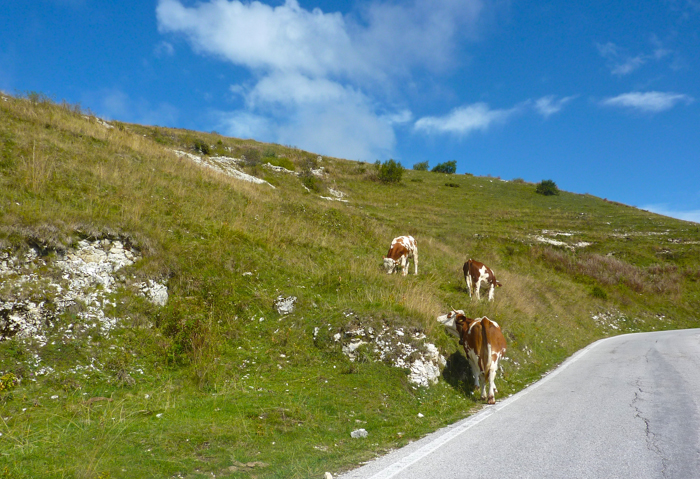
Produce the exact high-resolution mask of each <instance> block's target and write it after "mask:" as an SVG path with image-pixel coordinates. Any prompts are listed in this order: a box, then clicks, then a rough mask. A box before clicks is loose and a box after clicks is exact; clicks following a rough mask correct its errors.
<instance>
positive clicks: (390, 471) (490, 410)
mask: <svg viewBox="0 0 700 479" xmlns="http://www.w3.org/2000/svg"><path fill="white" fill-rule="evenodd" d="M613 337H617V336H612V337H609V338H604V339H600V340H598V341H596V342H594V343H591V344H589V345H588V346H586V347H585V348H583V349H581V350H579V351H577V352H576V353H574V355H573V356H571V357H570V358H568V359H567V360H566V361H564V362H563V363H561V364H560V365H559V367H557V368H556V369H555V370H553V371H552V372H550V373H549V374H547V375H546V376H544V377H543V378H542V379H540V380H539V381H537V382H536V383H534V384H531V385H529V386H528V387H526V388H525V389H523V390H522V391H520V392H519V393H517V394H514V395H513V396H510V397H509V398H506V399H504V400H503V401H499V402H498V403H496V404H495V405H493V406H490V407H487V408H485V409H482V410H481V411H479V412H478V413H476V414H474V415H473V416H470V417H468V418H467V419H464V420H463V421H462V422H460V423H457V424H458V425H457V426H456V427H455V428H454V429H452V430H450V431H448V432H446V433H445V434H443V435H441V436H440V437H438V438H436V439H434V440H433V441H430V442H429V443H428V444H425V445H424V446H422V447H421V448H420V449H418V450H416V451H414V452H412V453H411V454H409V455H408V456H406V457H404V458H403V459H400V460H398V461H396V462H395V463H393V464H391V465H390V466H389V467H386V468H384V469H382V470H381V471H379V472H377V473H376V474H375V475H373V476H371V477H370V478H369V479H391V478H392V477H395V476H396V475H397V474H398V473H400V472H402V471H404V470H405V469H407V468H409V467H410V466H412V465H413V464H415V463H416V462H418V461H420V460H421V459H423V458H424V457H426V456H428V455H430V454H432V453H433V452H435V451H436V450H438V449H439V448H440V447H442V446H443V445H444V444H446V443H448V442H449V441H451V440H452V439H454V438H456V437H457V436H459V435H460V434H462V433H463V432H465V431H467V430H468V429H471V428H472V427H473V426H476V425H477V424H479V423H480V422H481V421H483V420H484V419H486V418H488V417H489V416H491V415H492V414H495V413H497V412H498V411H500V410H501V409H503V408H505V407H507V406H509V405H510V404H513V403H514V402H515V401H517V400H518V399H520V398H521V397H523V396H524V395H526V394H527V393H529V392H530V391H534V390H535V389H537V388H538V387H540V386H541V385H542V384H545V383H546V382H547V381H549V380H550V379H552V378H553V377H555V376H556V375H557V374H559V373H560V372H562V371H563V370H564V369H566V368H567V367H569V366H570V365H571V364H573V363H574V362H576V361H578V360H579V359H580V358H581V357H582V356H583V355H584V354H586V353H587V352H588V351H589V350H591V349H592V348H594V347H596V346H597V345H598V344H600V343H602V342H603V341H607V340H608V339H612V338H613Z"/></svg>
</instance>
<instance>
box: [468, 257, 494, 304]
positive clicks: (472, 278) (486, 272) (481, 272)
mask: <svg viewBox="0 0 700 479" xmlns="http://www.w3.org/2000/svg"><path fill="white" fill-rule="evenodd" d="M462 270H463V271H464V280H465V281H466V282H467V289H468V290H469V297H470V298H471V297H472V289H474V290H476V299H481V294H480V292H479V289H480V288H481V283H484V284H486V285H488V286H489V301H493V291H494V289H495V288H500V287H501V286H502V285H501V283H499V282H498V281H496V275H495V274H493V271H491V269H490V268H489V267H488V266H486V265H485V264H484V263H479V262H478V261H474V260H473V259H469V260H468V261H467V262H466V263H464V267H463V268H462Z"/></svg>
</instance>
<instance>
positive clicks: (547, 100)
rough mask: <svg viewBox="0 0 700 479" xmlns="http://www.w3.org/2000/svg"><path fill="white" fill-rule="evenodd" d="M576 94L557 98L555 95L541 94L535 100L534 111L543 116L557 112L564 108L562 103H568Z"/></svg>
mask: <svg viewBox="0 0 700 479" xmlns="http://www.w3.org/2000/svg"><path fill="white" fill-rule="evenodd" d="M575 98H576V95H573V96H565V97H563V98H559V99H557V97H556V96H555V95H547V96H543V97H542V98H539V99H537V100H535V105H534V108H535V111H537V113H539V114H540V115H542V116H543V117H545V118H548V117H549V116H551V115H553V114H555V113H558V112H560V111H561V110H562V108H564V105H566V104H567V103H569V102H570V101H571V100H573V99H575Z"/></svg>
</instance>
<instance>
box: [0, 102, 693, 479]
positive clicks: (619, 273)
mask: <svg viewBox="0 0 700 479" xmlns="http://www.w3.org/2000/svg"><path fill="white" fill-rule="evenodd" d="M113 125H114V126H115V127H114V128H112V129H109V128H106V127H104V126H102V125H100V124H98V123H97V122H96V121H95V119H94V118H92V117H89V115H88V118H85V117H84V116H83V112H81V111H80V109H79V108H78V107H74V106H70V105H56V104H54V103H53V102H51V101H49V100H48V99H46V98H44V97H43V96H41V95H27V98H13V97H10V98H8V101H1V100H0V212H1V213H0V250H1V251H10V252H19V253H21V252H22V251H24V250H26V249H27V248H29V246H30V245H31V246H38V247H40V248H42V250H43V251H45V252H46V254H48V255H57V254H61V252H62V251H64V250H65V249H66V248H69V247H70V246H71V245H73V244H75V242H76V241H77V240H78V239H81V238H103V237H115V236H118V237H121V238H128V240H129V241H130V242H131V243H133V244H134V245H135V246H136V247H137V248H138V249H139V251H140V252H141V254H142V256H143V259H141V260H140V261H139V262H137V263H135V264H134V265H133V266H130V267H128V268H126V269H125V270H124V274H125V275H129V276H134V277H135V278H137V279H140V280H145V279H147V278H158V279H161V280H164V281H165V280H167V284H168V289H169V294H170V299H169V302H168V304H167V306H165V307H162V308H159V307H156V306H153V305H151V304H149V303H147V302H146V301H144V300H143V299H142V298H139V297H136V296H134V295H133V294H132V293H130V292H129V291H126V290H120V291H118V292H116V293H115V294H114V298H113V299H114V301H115V303H116V304H117V307H116V308H113V311H110V314H113V315H114V316H119V317H120V318H122V322H121V323H120V324H121V326H120V328H118V329H117V330H116V331H114V332H113V333H112V334H111V335H110V336H109V337H107V336H104V335H98V334H88V333H87V332H86V333H85V334H82V335H76V337H75V339H73V340H65V339H63V338H61V337H60V336H59V335H58V334H56V335H54V336H52V337H50V338H49V339H50V341H49V343H48V344H47V345H46V346H44V347H41V346H39V345H38V344H36V343H35V342H31V341H28V342H23V341H19V340H17V339H9V340H5V341H2V342H1V343H0V375H3V374H5V373H10V372H11V373H13V374H15V375H16V376H17V377H19V378H20V379H21V382H20V383H19V384H18V385H17V386H15V387H13V388H11V389H10V390H6V391H5V390H4V391H0V417H1V418H2V420H1V421H0V433H2V436H0V477H3V475H4V476H5V477H13V478H31V477H79V478H107V477H109V478H119V477H125V478H126V477H136V476H140V477H190V478H195V477H211V473H214V474H215V475H216V476H217V477H222V476H224V477H233V478H236V477H259V478H307V477H322V476H323V472H324V471H331V472H333V473H337V472H339V471H341V470H345V469H347V468H349V467H352V466H355V465H357V464H358V463H359V462H361V461H365V460H367V459H369V458H372V457H374V456H375V455H377V454H380V453H382V452H383V451H387V450H389V449H391V448H394V447H399V446H401V445H403V444H406V443H407V442H408V441H410V440H414V439H416V438H418V437H420V436H422V435H424V434H426V433H428V432H430V431H432V430H435V429H436V428H438V427H441V426H444V425H446V424H449V423H450V422H453V421H455V420H458V419H460V418H462V417H465V416H467V415H468V414H470V413H471V412H472V411H473V410H474V409H475V408H478V407H480V405H481V404H482V403H481V401H480V400H479V399H478V396H477V395H474V394H472V390H471V387H470V378H469V377H468V375H466V374H465V371H466V368H467V365H466V360H465V359H464V354H463V352H460V351H459V345H458V344H457V342H456V341H455V340H454V339H453V338H452V337H450V336H448V335H447V334H446V333H445V332H444V331H443V330H442V329H441V328H439V327H438V324H437V322H436V321H435V317H436V316H437V315H438V314H440V313H443V312H446V311H447V310H448V309H449V308H451V307H454V308H459V309H464V310H465V311H466V312H467V313H468V314H469V315H472V316H477V315H478V316H480V315H488V316H489V317H491V318H493V319H495V320H497V321H498V322H499V323H500V324H501V326H502V327H503V330H504V334H505V335H506V338H507V340H508V346H509V347H508V353H507V356H508V360H506V361H503V369H504V370H503V373H502V374H501V375H499V376H498V378H497V385H498V389H499V395H498V397H497V399H498V398H503V397H505V396H506V395H508V394H512V393H514V392H517V391H518V390H520V389H522V388H523V387H524V386H526V385H527V384H530V383H531V382H533V381H535V380H537V379H538V378H539V377H540V376H541V375H542V374H543V373H544V372H546V371H547V370H549V369H551V368H552V367H554V366H555V365H556V364H558V363H559V362H561V361H562V360H563V359H565V358H566V357H568V356H569V355H571V354H572V353H573V352H575V351H576V350H578V349H580V348H581V347H583V346H585V345H587V344H589V343H590V342H591V341H594V340H596V339H599V338H601V337H604V336H606V335H610V334H619V333H623V332H631V331H649V330H654V329H668V328H681V327H697V326H698V325H699V324H700V323H699V322H698V319H697V313H696V312H697V310H698V306H700V284H699V280H700V254H699V253H700V246H698V244H699V243H700V232H699V231H698V226H697V225H696V224H692V223H687V222H682V221H678V220H674V219H670V218H665V217H661V216H658V215H655V214H652V213H648V212H645V211H641V210H638V209H636V208H632V207H628V206H625V205H620V204H617V203H613V202H609V201H606V200H603V199H600V198H595V197H593V196H590V195H581V194H575V193H570V192H565V191H561V192H560V194H559V195H558V196H543V195H538V194H536V193H535V185H533V184H528V183H525V182H522V181H513V182H505V181H501V180H500V179H497V178H491V177H475V176H471V175H450V177H449V186H446V183H445V181H446V180H445V178H446V177H445V176H444V175H441V174H436V173H432V172H427V171H415V170H405V171H404V174H403V179H402V181H401V182H400V183H397V184H383V183H381V182H379V181H377V180H376V175H375V172H374V168H373V166H372V165H368V164H362V163H357V162H352V161H347V160H342V159H338V158H328V157H324V158H323V159H322V161H321V162H320V163H318V165H315V166H323V167H324V168H325V170H326V171H327V172H328V174H327V175H326V176H325V177H324V178H323V179H320V180H318V181H317V182H316V183H315V185H314V186H315V188H316V190H312V191H311V192H309V191H307V190H306V189H305V188H304V184H303V182H304V181H305V178H308V177H305V176H304V175H303V174H302V175H301V176H295V175H290V174H289V173H284V172H282V173H276V172H273V171H270V170H267V169H265V168H263V167H261V166H255V165H252V166H249V167H246V168H247V170H246V171H248V172H249V173H251V172H252V173H256V174H258V175H259V176H261V177H263V178H265V179H266V180H268V181H270V182H271V183H272V184H273V185H275V186H276V188H275V189H272V188H270V187H269V186H267V185H253V184H249V183H245V182H241V181H238V180H234V179H231V178H228V177H225V176H223V175H220V174H218V173H216V172H213V171H210V170H208V169H204V168H202V167H199V166H197V165H195V164H193V163H192V162H189V161H188V160H185V159H178V158H177V157H176V156H175V155H174V154H172V153H171V150H172V149H179V150H184V151H189V152H191V153H194V152H195V147H196V148H197V149H198V150H199V151H202V149H205V150H206V149H208V151H209V154H210V155H224V156H234V157H240V156H242V155H245V152H249V151H252V150H256V151H258V152H259V157H260V158H261V162H262V163H265V162H270V163H272V164H276V165H279V166H284V167H285V168H287V169H290V170H294V171H297V172H302V173H303V172H304V171H307V170H308V168H309V165H313V164H315V163H316V161H317V156H318V155H316V154H314V153H310V152H304V151H301V150H298V149H295V148H289V147H284V146H281V145H271V144H264V143H258V142H255V141H252V140H238V139H233V138H226V137H223V136H220V135H217V134H208V133H201V132H190V131H186V130H178V129H169V128H161V127H150V126H141V125H131V124H123V123H118V122H113ZM203 145H206V146H204V147H203ZM253 156H255V155H253ZM315 166H314V167H315ZM328 188H334V189H337V190H340V191H342V192H344V193H346V194H347V197H346V199H347V200H348V203H340V202H334V201H328V200H325V199H322V198H320V196H328V195H327V193H326V191H327V189H328ZM543 230H547V231H550V232H552V231H555V232H560V233H572V236H552V235H551V234H550V235H549V236H548V235H547V234H544V233H543ZM403 234H410V235H412V236H414V237H415V238H416V240H417V242H418V248H419V275H418V276H413V275H412V274H411V275H409V276H407V277H401V276H398V275H391V276H388V275H386V274H384V273H382V270H381V258H382V255H383V254H386V251H387V249H388V247H389V244H390V242H391V239H392V238H394V237H395V236H399V235H403ZM537 236H548V237H549V238H551V239H556V240H560V241H564V242H566V243H568V244H574V243H577V242H587V243H590V245H589V246H586V247H582V248H577V249H576V250H575V251H572V250H570V249H567V248H565V247H557V246H552V245H546V244H543V243H541V242H539V241H538V240H537V239H536V237H537ZM469 257H472V258H474V259H477V260H479V261H483V262H485V263H486V264H488V265H489V266H490V267H491V268H492V269H493V270H494V271H495V273H496V275H497V277H498V279H499V281H501V282H502V283H503V287H502V288H499V289H498V290H497V291H496V295H495V301H494V302H493V303H488V302H487V301H482V302H476V301H470V299H469V296H468V294H467V292H466V287H465V284H464V279H463V277H462V272H461V268H462V264H463V262H464V261H465V260H466V259H468V258H469ZM244 273H252V274H250V275H244ZM13 288H14V286H13V285H12V284H9V282H7V284H5V283H3V284H2V286H0V300H8V299H10V295H11V294H14V293H12V291H14V289H13ZM24 294H34V295H39V294H40V291H39V290H37V291H34V292H25V293H24ZM280 294H283V295H285V296H289V295H294V296H297V297H298V302H297V305H296V310H295V312H294V313H293V314H291V315H289V316H285V317H280V316H279V315H278V314H277V312H276V311H275V310H274V307H273V303H274V300H275V298H276V297H277V296H278V295H280ZM348 312H352V313H354V314H353V315H348V314H347V313H348ZM601 313H604V314H605V315H606V316H605V317H611V318H616V319H615V320H614V322H613V321H612V320H606V321H596V320H594V319H593V317H594V316H595V315H600V314H601ZM261 317H262V318H264V319H263V321H260V318H261ZM354 318H359V319H354ZM75 320H76V317H75V316H74V315H72V316H71V314H67V315H66V316H65V317H63V318H61V319H60V321H62V322H66V324H70V323H72V322H74V321H75ZM357 321H359V322H361V323H362V324H363V325H372V326H374V327H377V328H378V327H381V326H382V325H389V326H396V327H404V328H409V329H411V328H413V329H416V330H419V331H422V332H424V333H425V334H426V335H427V336H428V338H429V340H430V341H431V342H434V343H435V344H437V345H438V347H439V348H440V350H441V352H442V353H443V354H444V355H445V356H446V357H447V358H448V359H449V366H448V368H447V369H446V371H445V374H444V377H443V379H441V380H440V382H439V383H438V384H437V385H436V386H434V387H431V388H429V389H423V388H417V387H414V386H412V385H411V384H410V383H409V382H408V376H407V371H405V370H401V369H396V368H393V367H390V366H389V365H387V364H384V363H380V362H379V363H374V362H367V363H359V364H358V363H353V362H350V361H349V360H348V359H347V358H346V357H345V356H344V355H343V354H342V352H341V351H340V347H339V346H338V345H337V343H335V342H334V341H333V339H332V337H333V335H334V334H335V333H337V332H341V331H342V330H343V329H344V328H349V327H351V326H352V325H353V324H355V323H356V322H357ZM60 326H61V324H56V325H55V331H58V330H59V329H60ZM315 328H319V333H318V334H317V336H316V338H314V329H315ZM615 328H617V329H615ZM38 360H40V361H39V362H38ZM39 365H41V366H51V367H52V368H53V372H51V373H49V374H44V375H40V374H37V372H38V371H39V370H40V366H39ZM89 365H92V366H93V367H88V366H89ZM125 374H128V375H129V376H130V377H131V378H132V379H133V381H125V380H124V377H125V376H124V375H125ZM54 396H56V398H54V399H52V398H53V397H54ZM102 397H103V398H109V399H111V401H107V400H97V401H93V402H90V398H102ZM418 413H421V414H423V415H424V417H422V418H419V417H418ZM361 427H362V428H365V429H366V430H367V431H369V437H368V438H366V439H361V440H355V439H351V438H350V432H351V431H353V430H354V429H358V428H361ZM248 462H259V463H264V464H263V465H260V464H258V465H255V466H254V467H253V468H252V469H251V470H248V471H246V470H243V469H242V468H240V467H239V468H238V469H236V465H237V464H240V463H244V464H245V463H248Z"/></svg>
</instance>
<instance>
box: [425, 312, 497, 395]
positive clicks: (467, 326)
mask: <svg viewBox="0 0 700 479" xmlns="http://www.w3.org/2000/svg"><path fill="white" fill-rule="evenodd" d="M437 320H438V322H439V323H441V324H442V325H444V326H445V328H446V329H447V330H448V331H449V332H450V333H452V334H454V335H455V336H457V337H458V338H459V344H461V345H463V346H464V352H465V353H466V355H467V359H469V364H470V366H471V368H472V372H473V374H474V377H475V378H476V386H477V388H479V389H480V390H481V399H485V400H487V402H488V403H489V404H495V403H496V393H497V392H498V391H497V390H496V385H495V383H494V380H495V379H496V372H497V371H498V360H499V359H501V357H502V356H503V355H504V354H505V352H506V338H505V337H503V333H502V332H501V327H500V326H499V325H498V323H496V321H492V320H490V319H489V318H487V317H486V316H484V317H483V318H477V319H471V318H467V316H466V315H465V314H464V311H462V310H456V311H455V310H452V311H451V312H449V313H447V314H444V315H442V316H438V318H437ZM487 384H488V393H487V390H486V385H487Z"/></svg>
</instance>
